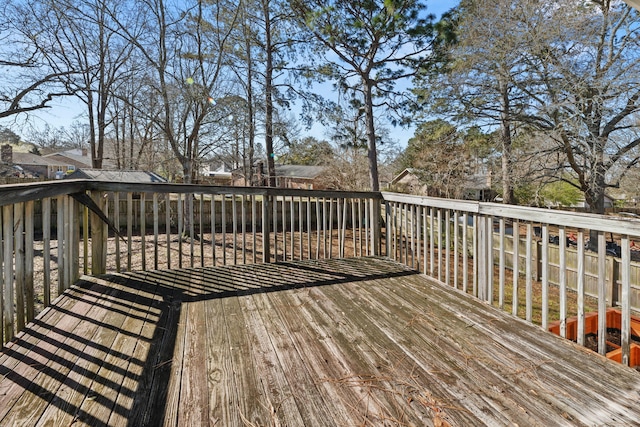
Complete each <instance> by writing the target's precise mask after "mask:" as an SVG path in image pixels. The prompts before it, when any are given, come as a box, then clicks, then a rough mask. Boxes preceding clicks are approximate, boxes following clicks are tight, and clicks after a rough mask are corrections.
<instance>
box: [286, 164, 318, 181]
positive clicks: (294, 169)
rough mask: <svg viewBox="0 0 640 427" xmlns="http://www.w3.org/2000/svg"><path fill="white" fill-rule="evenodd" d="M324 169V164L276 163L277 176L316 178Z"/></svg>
mask: <svg viewBox="0 0 640 427" xmlns="http://www.w3.org/2000/svg"><path fill="white" fill-rule="evenodd" d="M324 171H325V167H324V166H303V165H276V176H277V177H284V178H299V179H314V178H317V177H318V176H320V175H321V174H322V172H324Z"/></svg>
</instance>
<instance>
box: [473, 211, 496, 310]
mask: <svg viewBox="0 0 640 427" xmlns="http://www.w3.org/2000/svg"><path fill="white" fill-rule="evenodd" d="M490 221H491V218H489V217H485V216H480V217H478V230H477V234H478V294H477V295H476V296H477V297H478V298H479V299H481V300H482V301H486V300H487V298H488V291H489V280H488V278H489V274H490V270H489V268H491V264H492V257H491V255H492V254H491V249H490V248H491V243H490V239H492V238H493V236H492V234H493V233H492V230H491V224H490Z"/></svg>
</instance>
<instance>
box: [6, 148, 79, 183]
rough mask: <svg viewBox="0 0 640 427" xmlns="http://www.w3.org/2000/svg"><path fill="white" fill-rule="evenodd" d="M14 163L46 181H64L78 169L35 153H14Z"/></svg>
mask: <svg viewBox="0 0 640 427" xmlns="http://www.w3.org/2000/svg"><path fill="white" fill-rule="evenodd" d="M12 163H13V164H14V165H18V166H20V167H21V168H22V169H23V170H24V171H25V172H28V173H29V174H31V175H33V176H34V177H40V178H46V179H62V178H64V177H65V175H67V174H68V173H70V172H73V171H74V170H75V169H76V167H75V165H72V164H69V163H65V162H61V161H58V160H54V159H49V158H47V157H43V156H38V155H37V154H33V153H13V160H12Z"/></svg>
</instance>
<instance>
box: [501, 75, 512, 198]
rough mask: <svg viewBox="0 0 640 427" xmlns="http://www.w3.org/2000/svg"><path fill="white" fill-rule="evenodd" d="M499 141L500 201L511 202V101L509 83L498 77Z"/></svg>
mask: <svg viewBox="0 0 640 427" xmlns="http://www.w3.org/2000/svg"><path fill="white" fill-rule="evenodd" d="M499 84H500V92H501V97H500V104H501V105H500V107H501V111H500V142H501V145H502V203H504V204H513V203H514V202H515V200H514V195H513V180H512V171H511V146H512V141H511V116H510V115H511V102H510V99H509V85H508V84H507V83H505V82H504V78H502V77H501V78H500V82H499Z"/></svg>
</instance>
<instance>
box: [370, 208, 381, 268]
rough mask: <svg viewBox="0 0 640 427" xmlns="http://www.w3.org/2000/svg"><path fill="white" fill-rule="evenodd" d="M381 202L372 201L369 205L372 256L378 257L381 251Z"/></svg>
mask: <svg viewBox="0 0 640 427" xmlns="http://www.w3.org/2000/svg"><path fill="white" fill-rule="evenodd" d="M381 206H382V200H381V199H373V203H371V234H372V236H371V246H372V248H371V249H372V255H373V256H380V255H381V252H382V249H381V246H380V244H381V239H380V229H381V227H380V215H381V212H382V208H381Z"/></svg>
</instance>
